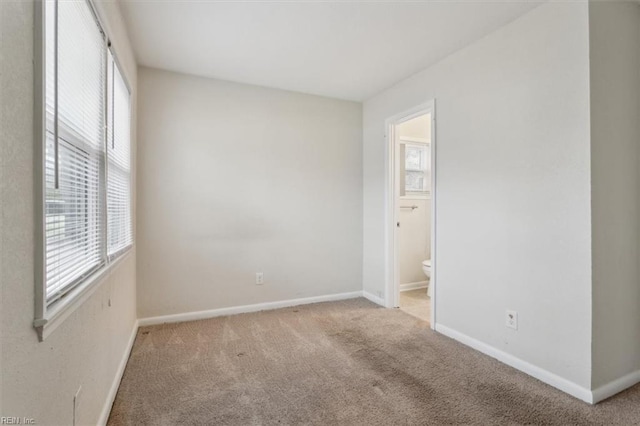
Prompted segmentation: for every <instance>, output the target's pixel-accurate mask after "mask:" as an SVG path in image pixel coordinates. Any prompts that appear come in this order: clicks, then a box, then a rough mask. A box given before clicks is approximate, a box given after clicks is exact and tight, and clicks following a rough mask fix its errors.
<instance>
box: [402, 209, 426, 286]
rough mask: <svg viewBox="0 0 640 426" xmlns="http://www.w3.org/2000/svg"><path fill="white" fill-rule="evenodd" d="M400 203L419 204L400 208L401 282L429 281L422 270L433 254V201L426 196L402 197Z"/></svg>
mask: <svg viewBox="0 0 640 426" xmlns="http://www.w3.org/2000/svg"><path fill="white" fill-rule="evenodd" d="M400 205H401V206H418V208H417V209H415V210H411V209H400V219H399V220H400V224H401V225H400V230H399V234H398V245H399V250H400V252H399V259H398V266H399V268H400V284H409V283H416V282H421V281H427V276H426V275H425V274H424V272H423V271H422V261H423V260H426V259H429V258H430V256H431V233H430V232H429V231H430V230H429V228H430V227H431V201H430V200H425V199H424V198H402V199H401V200H400Z"/></svg>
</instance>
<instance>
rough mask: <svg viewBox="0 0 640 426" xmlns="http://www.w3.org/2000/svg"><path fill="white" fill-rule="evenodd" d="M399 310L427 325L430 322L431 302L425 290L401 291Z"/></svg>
mask: <svg viewBox="0 0 640 426" xmlns="http://www.w3.org/2000/svg"><path fill="white" fill-rule="evenodd" d="M400 309H402V310H403V311H404V312H406V313H408V314H409V315H413V316H414V317H417V318H419V319H421V320H422V321H426V322H427V323H428V322H429V321H430V320H431V300H430V299H429V296H427V289H426V288H418V289H416V290H409V291H401V292H400Z"/></svg>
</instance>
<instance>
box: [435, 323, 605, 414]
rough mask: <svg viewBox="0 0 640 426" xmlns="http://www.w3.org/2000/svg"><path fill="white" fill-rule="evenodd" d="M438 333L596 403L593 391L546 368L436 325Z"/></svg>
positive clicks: (590, 402)
mask: <svg viewBox="0 0 640 426" xmlns="http://www.w3.org/2000/svg"><path fill="white" fill-rule="evenodd" d="M436 331H437V332H439V333H442V334H444V335H445V336H447V337H450V338H452V339H454V340H457V341H458V342H460V343H462V344H464V345H467V346H469V347H471V348H473V349H475V350H477V351H480V352H482V353H483V354H485V355H489V356H490V357H492V358H495V359H497V360H498V361H500V362H502V363H504V364H507V365H509V366H511V367H513V368H515V369H517V370H520V371H522V372H523V373H526V374H528V375H530V376H532V377H535V378H536V379H538V380H540V381H541V382H544V383H546V384H548V385H551V386H553V387H554V388H556V389H559V390H561V391H563V392H565V393H568V394H569V395H571V396H574V397H576V398H578V399H580V400H582V401H584V402H588V403H589V404H593V403H594V397H593V395H592V392H591V390H589V389H587V388H584V387H582V386H580V385H578V384H576V383H574V382H572V381H570V380H567V379H565V378H563V377H560V376H558V375H557V374H554V373H552V372H550V371H547V370H545V369H544V368H541V367H538V366H536V365H533V364H530V363H529V362H527V361H524V360H522V359H520V358H518V357H515V356H513V355H511V354H508V353H506V352H504V351H501V350H500V349H497V348H494V347H493V346H490V345H488V344H486V343H483V342H481V341H479V340H476V339H474V338H473V337H469V336H467V335H466V334H462V333H460V332H458V331H455V330H453V329H451V328H449V327H446V326H444V325H442V324H437V325H436Z"/></svg>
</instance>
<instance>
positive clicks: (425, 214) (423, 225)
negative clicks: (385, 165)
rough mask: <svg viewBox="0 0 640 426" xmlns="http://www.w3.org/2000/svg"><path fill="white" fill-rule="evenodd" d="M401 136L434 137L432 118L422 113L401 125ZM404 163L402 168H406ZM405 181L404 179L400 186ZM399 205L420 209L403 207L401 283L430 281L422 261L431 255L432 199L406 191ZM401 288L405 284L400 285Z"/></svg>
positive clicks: (400, 233)
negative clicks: (423, 268) (432, 135)
mask: <svg viewBox="0 0 640 426" xmlns="http://www.w3.org/2000/svg"><path fill="white" fill-rule="evenodd" d="M397 131H398V135H399V136H400V138H402V137H408V138H418V139H423V140H428V141H430V140H431V119H430V117H429V116H428V115H422V116H419V117H416V118H414V119H411V120H408V121H405V122H404V123H402V124H400V125H399V126H398V129H397ZM403 165H404V164H401V167H400V169H401V170H404V167H402V166H403ZM403 184H404V179H402V178H401V183H400V185H403ZM399 204H400V206H417V207H418V208H417V209H413V210H411V209H402V208H401V209H400V218H399V220H400V232H399V234H398V240H399V241H398V246H399V259H398V263H399V265H398V266H399V268H400V285H401V286H402V285H403V284H412V283H419V282H424V281H427V277H426V276H425V274H424V272H423V270H422V261H423V260H425V259H429V258H431V199H430V198H429V199H425V197H424V196H419V195H411V194H407V195H405V196H402V197H401V198H400V199H399ZM401 288H402V287H401Z"/></svg>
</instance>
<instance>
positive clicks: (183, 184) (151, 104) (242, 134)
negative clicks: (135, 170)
mask: <svg viewBox="0 0 640 426" xmlns="http://www.w3.org/2000/svg"><path fill="white" fill-rule="evenodd" d="M139 80H140V108H139V117H140V119H139V129H140V133H139V134H140V137H139V150H140V155H139V175H138V177H139V183H138V184H139V187H138V189H139V191H138V206H139V211H138V232H139V238H138V241H139V245H138V256H139V263H138V313H139V316H140V317H141V318H144V317H149V316H158V315H167V314H176V313H185V312H191V311H200V310H209V309H215V308H222V307H232V306H240V305H247V304H254V303H261V302H270V301H280V300H286V299H293V298H301V297H311V296H320V295H327V294H335V293H342V292H352V291H360V290H361V289H362V198H361V188H362V151H361V150H362V115H361V114H362V109H361V105H360V104H358V103H354V102H346V101H338V100H332V99H328V98H321V97H316V96H310V95H303V94H297V93H292V92H286V91H281V90H274V89H266V88H261V87H256V86H248V85H242V84H236V83H229V82H223V81H218V80H213V79H205V78H197V77H192V76H187V75H182V74H176V73H170V72H165V71H159V70H154V69H148V68H141V69H140V70H139ZM256 272H263V273H264V280H265V283H264V285H262V286H257V285H256V284H255V273H256Z"/></svg>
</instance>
